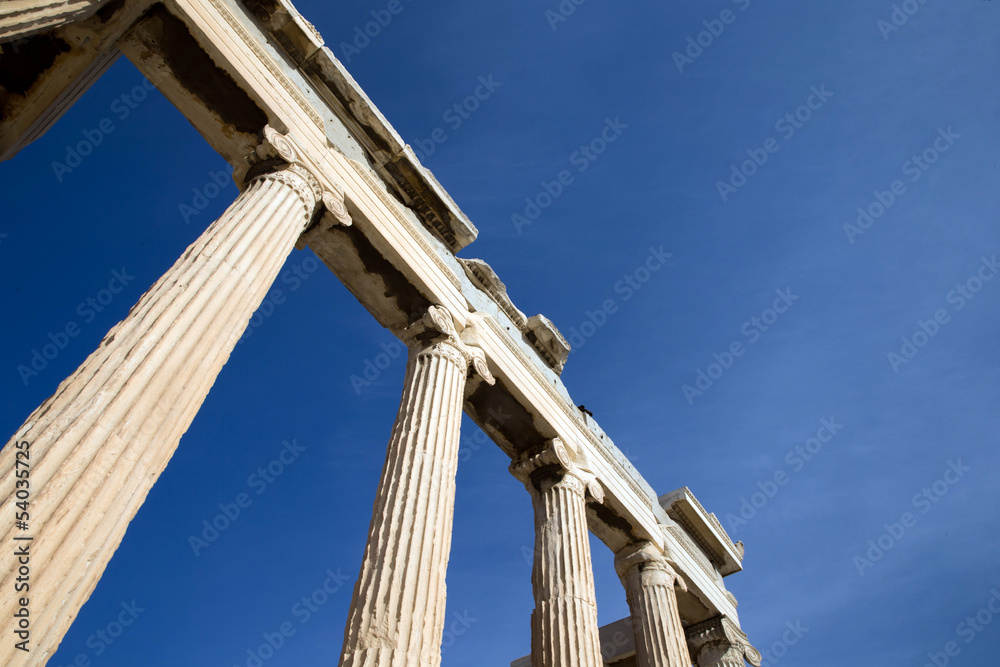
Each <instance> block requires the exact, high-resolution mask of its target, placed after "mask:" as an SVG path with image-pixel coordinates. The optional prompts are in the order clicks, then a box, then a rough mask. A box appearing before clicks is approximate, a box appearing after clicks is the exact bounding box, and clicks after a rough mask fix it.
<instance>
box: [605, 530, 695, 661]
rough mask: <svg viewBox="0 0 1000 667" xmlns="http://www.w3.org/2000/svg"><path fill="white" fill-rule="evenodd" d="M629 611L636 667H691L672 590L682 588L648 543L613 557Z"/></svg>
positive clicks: (666, 564) (660, 556) (668, 566)
mask: <svg viewBox="0 0 1000 667" xmlns="http://www.w3.org/2000/svg"><path fill="white" fill-rule="evenodd" d="M615 570H616V571H617V572H618V576H619V577H621V580H622V584H623V585H624V586H625V595H626V598H627V599H628V606H629V609H630V610H631V612H632V632H633V633H634V635H635V656H636V665H637V667H691V656H690V655H689V654H688V647H687V640H686V639H685V636H684V628H683V626H682V625H681V617H680V613H679V611H678V608H677V593H676V591H675V587H678V586H679V587H681V588H683V587H684V583H683V581H682V580H681V579H680V577H678V576H677V572H675V571H674V569H673V568H672V567H671V566H670V563H668V562H667V560H666V559H665V558H664V557H663V554H662V553H660V550H659V549H657V548H656V547H655V546H653V545H652V544H651V543H649V542H644V543H641V544H638V545H633V546H632V547H629V548H626V549H625V550H623V551H622V552H620V553H619V554H618V555H617V556H616V558H615Z"/></svg>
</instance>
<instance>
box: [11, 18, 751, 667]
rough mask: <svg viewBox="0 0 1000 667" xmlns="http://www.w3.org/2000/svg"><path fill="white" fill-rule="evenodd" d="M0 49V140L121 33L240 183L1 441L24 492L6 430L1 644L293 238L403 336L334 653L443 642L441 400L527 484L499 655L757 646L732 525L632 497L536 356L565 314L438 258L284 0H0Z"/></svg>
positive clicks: (63, 588)
mask: <svg viewBox="0 0 1000 667" xmlns="http://www.w3.org/2000/svg"><path fill="white" fill-rule="evenodd" d="M0 48H2V51H0V156H2V157H0V159H3V160H7V159H11V158H13V157H14V156H15V155H16V154H17V152H18V151H19V150H20V149H21V148H23V147H24V146H26V145H27V144H28V143H30V142H31V141H32V140H34V139H36V138H38V137H39V136H41V135H42V134H43V133H44V132H45V131H46V130H47V129H48V128H49V127H51V126H52V125H53V124H54V123H55V122H56V121H57V120H58V119H59V117H60V116H61V115H62V114H63V112H65V111H66V110H67V109H68V108H69V106H70V105H72V104H73V102H74V101H75V100H77V99H78V98H79V97H80V95H82V94H83V92H84V91H86V90H87V88H88V87H89V86H90V84H91V83H93V82H94V81H95V80H96V79H97V78H98V77H100V76H101V74H102V73H103V72H105V71H106V70H107V68H108V67H109V66H110V65H111V64H112V63H113V62H114V61H115V60H116V59H117V58H118V57H119V56H120V55H122V54H124V55H125V57H126V58H128V59H129V60H130V61H131V62H132V63H133V64H134V65H135V67H137V68H138V69H139V71H140V72H141V73H142V74H143V75H145V77H146V78H147V79H148V80H149V81H150V82H151V83H152V84H153V85H154V86H155V87H156V88H157V89H158V90H159V91H160V92H161V93H162V94H163V95H164V96H165V97H166V98H167V99H168V100H170V102H171V103H172V104H174V105H175V106H176V108H177V109H178V110H180V112H181V113H182V114H183V115H184V116H185V117H186V118H187V119H188V120H189V121H190V123H191V124H192V125H193V126H194V127H195V128H196V129H197V130H198V132H199V133H200V134H201V135H202V137H204V139H205V140H206V141H207V142H208V143H209V144H210V145H211V146H212V148H214V149H215V150H216V151H217V152H218V153H219V154H220V155H222V157H223V158H225V159H226V160H227V161H228V162H229V164H230V165H232V166H233V169H234V174H233V176H234V179H235V180H236V182H237V185H238V186H239V188H240V192H241V193H240V195H239V196H238V197H237V198H236V200H235V201H234V202H233V203H232V205H231V206H230V207H229V208H228V209H227V210H226V211H225V213H223V214H222V216H221V217H220V218H219V219H218V220H216V221H215V222H214V223H213V224H212V225H211V226H210V227H209V228H208V230H207V231H206V232H205V233H204V234H203V235H202V236H201V237H200V238H199V239H198V240H197V241H195V243H194V244H193V245H192V246H191V247H190V248H189V249H188V251H187V252H186V253H185V254H184V255H183V256H182V257H181V258H180V259H178V260H177V262H176V264H174V266H173V267H172V268H171V269H170V270H169V271H168V272H167V273H166V274H165V275H164V276H163V277H162V278H161V279H160V280H159V281H158V282H157V283H156V284H155V285H153V287H152V288H150V289H149V291H148V292H146V294H145V295H143V297H142V298H141V300H140V301H139V302H138V304H136V305H135V307H134V308H133V309H132V310H131V312H130V313H129V315H128V316H127V317H126V319H125V320H123V321H122V322H120V323H119V324H118V325H116V326H115V327H114V328H113V329H112V330H111V331H110V332H109V333H108V335H107V337H106V338H105V339H104V341H103V342H102V344H101V345H100V347H99V348H98V350H97V351H95V352H94V353H93V354H91V355H90V357H89V358H88V359H87V360H86V361H85V362H84V363H83V364H82V365H81V366H80V367H79V369H77V370H76V372H74V373H73V374H72V375H71V376H70V377H69V378H67V379H66V380H65V381H64V382H63V383H62V384H60V385H59V387H58V389H57V390H56V392H55V394H54V395H53V396H52V397H51V398H49V399H48V400H46V401H45V402H44V403H43V404H42V405H41V406H40V407H39V408H38V409H37V410H35V412H34V413H33V414H31V416H30V417H28V419H27V421H26V422H25V423H24V425H23V426H22V427H21V428H20V429H18V431H17V432H16V433H15V435H14V437H13V438H12V439H11V440H10V441H9V442H8V443H7V446H6V447H5V448H4V449H3V451H2V453H0V471H2V475H3V487H2V494H0V495H2V496H3V497H4V499H5V502H4V507H5V508H6V507H13V506H14V505H15V503H16V501H17V499H18V498H20V497H21V496H20V495H18V492H19V491H20V489H21V487H22V485H16V484H15V482H16V481H17V480H18V479H20V478H22V477H23V476H24V475H22V474H19V473H20V472H21V471H22V464H21V463H19V458H18V455H17V452H19V451H20V450H21V448H22V447H23V448H30V451H31V453H32V455H31V468H30V479H31V489H32V499H31V505H30V515H31V537H30V538H29V537H27V533H25V532H24V530H23V529H22V528H18V527H17V526H16V525H7V524H6V523H5V524H4V527H3V531H4V538H3V539H4V542H3V543H4V545H6V546H11V545H19V544H23V543H24V542H23V540H26V539H33V540H34V541H33V542H32V543H31V596H30V638H31V639H30V642H29V645H28V646H27V648H29V652H24V651H23V650H18V649H17V648H15V642H14V641H13V640H11V636H12V634H16V632H17V630H18V624H19V623H20V626H21V627H23V626H24V625H26V624H28V623H29V622H28V621H24V623H21V621H20V620H18V619H19V617H20V616H21V612H20V609H21V606H19V605H21V604H22V602H21V601H20V600H19V598H18V597H17V596H15V595H13V594H12V591H14V590H15V588H14V583H15V580H16V577H17V576H18V566H17V564H16V563H13V561H12V560H9V559H5V561H4V563H5V564H4V566H3V567H4V568H5V569H4V570H2V571H0V572H2V579H3V582H2V590H3V591H4V594H3V596H2V597H0V615H2V617H3V618H4V619H7V621H6V622H5V627H6V626H7V624H8V623H11V619H15V622H14V623H13V628H12V630H11V634H9V633H8V632H5V633H4V635H5V641H3V642H2V643H0V664H4V665H26V664H27V665H44V664H45V663H46V661H47V660H48V658H49V657H51V656H52V654H53V653H54V652H55V651H56V648H57V647H58V645H59V642H60V640H61V639H62V637H63V635H64V633H65V632H66V630H67V629H68V627H69V626H70V624H71V623H72V622H73V620H74V618H75V617H76V615H77V612H78V611H79V609H80V608H81V606H82V605H83V604H84V602H85V601H86V600H87V598H88V597H89V596H90V594H91V592H92V591H93V590H94V587H95V586H96V585H97V582H98V580H99V579H100V577H101V574H102V573H103V571H104V569H105V567H106V565H107V563H108V561H109V560H110V559H111V556H112V554H113V553H114V551H115V549H116V548H117V546H118V544H119V543H120V541H121V539H122V537H123V536H124V534H125V529H126V527H127V526H128V523H129V521H130V520H131V518H132V517H133V516H134V515H135V513H136V511H137V510H138V509H139V507H140V505H141V504H142V502H143V500H144V499H145V497H146V494H147V493H148V492H149V489H150V488H151V486H152V485H153V483H154V482H155V481H156V479H157V478H158V476H159V475H160V473H161V472H162V471H163V470H164V468H165V467H166V465H167V463H168V462H169V460H170V457H171V454H172V453H173V451H174V449H175V448H176V447H177V445H178V442H179V441H180V438H181V435H182V434H183V433H184V432H185V431H186V430H187V428H188V426H189V425H190V423H191V421H192V420H193V418H194V416H195V414H196V413H197V411H198V409H199V407H200V406H201V404H202V402H203V401H204V399H205V397H206V395H207V394H208V391H209V389H210V388H211V386H212V384H213V383H214V381H215V378H216V375H217V374H218V372H219V370H220V369H221V368H222V366H223V364H225V363H226V360H227V359H228V357H229V355H230V353H231V352H232V350H233V348H234V346H235V345H236V342H237V341H238V340H239V338H240V336H241V335H242V334H243V332H244V330H245V329H246V327H247V323H248V321H249V319H250V317H251V315H253V313H254V311H255V309H256V308H257V307H258V306H259V305H260V303H261V302H262V300H263V299H264V297H265V295H266V293H267V291H268V290H269V289H270V287H271V284H272V282H273V281H274V280H275V278H276V276H277V275H278V272H279V271H280V269H281V267H282V265H283V264H284V262H285V260H286V258H287V256H288V255H289V253H290V252H291V251H292V249H293V248H305V247H309V248H311V249H312V251H313V252H314V253H315V254H316V256H317V257H319V258H320V259H321V260H322V261H323V263H324V264H325V265H326V266H327V267H328V268H329V269H330V270H331V271H332V272H333V273H335V274H336V275H337V277H338V278H339V279H340V280H341V281H342V282H343V283H344V285H346V286H347V288H348V289H349V290H351V292H352V293H353V294H354V295H355V296H356V297H357V298H358V300H359V301H360V302H361V303H362V304H363V305H364V307H365V308H367V309H368V311H369V312H370V313H371V314H372V315H373V316H374V317H375V318H376V319H377V320H378V322H379V323H380V324H382V325H383V326H384V327H387V328H389V329H390V330H391V331H392V332H393V333H394V334H395V335H396V336H397V337H399V338H400V339H401V340H402V341H404V342H405V343H406V345H407V346H408V348H409V360H408V365H407V370H406V379H405V386H404V389H403V396H402V401H401V404H400V408H399V412H398V415H397V417H396V422H395V426H394V428H393V430H392V435H391V438H390V441H389V445H388V450H387V463H386V466H385V469H384V471H383V474H382V478H381V480H380V482H379V486H378V489H377V492H376V493H377V498H376V505H375V507H376V511H375V513H374V516H373V517H372V521H371V528H370V531H369V536H368V543H367V546H366V549H365V555H364V560H363V562H362V564H361V567H360V575H359V577H358V581H357V584H356V587H355V589H354V595H353V599H352V601H351V606H350V611H349V615H348V622H347V628H346V630H345V634H344V645H343V651H342V655H341V658H340V665H342V666H344V667H349V666H361V665H366V666H375V665H378V666H380V667H388V666H394V667H395V666H399V667H403V666H404V665H405V666H407V667H415V666H417V665H428V666H430V665H439V664H440V662H441V642H442V634H443V631H444V623H445V616H444V614H445V586H444V582H445V574H446V564H447V560H448V554H449V549H450V536H451V527H452V519H453V510H454V502H455V476H456V470H457V465H458V448H459V428H460V423H461V416H462V412H463V410H464V412H465V413H466V414H468V415H469V416H470V417H471V418H472V419H473V420H474V421H475V422H476V423H477V424H478V425H479V426H480V427H482V429H483V430H484V431H485V432H486V433H487V434H488V435H489V436H490V438H491V439H492V440H493V441H494V442H495V443H496V444H497V445H498V446H499V447H500V448H501V449H502V450H503V451H504V452H505V453H506V454H507V455H509V456H510V459H511V464H510V472H511V473H512V474H513V475H514V476H515V477H516V478H517V479H519V480H520V481H522V482H523V483H524V484H525V486H526V488H527V490H528V492H529V493H530V494H531V498H532V501H533V504H534V511H535V531H536V537H535V551H534V554H535V558H534V565H533V573H532V587H533V591H534V598H535V609H534V612H533V613H532V615H531V621H530V622H531V635H532V639H531V649H530V657H526V658H522V659H520V660H517V661H515V662H514V663H513V664H514V665H533V666H535V667H542V666H546V667H555V666H562V667H565V666H570V665H572V666H580V667H597V666H598V665H604V664H612V665H620V666H625V665H639V666H642V667H651V666H653V665H656V666H660V667H663V666H669V667H689V666H690V665H692V664H694V665H698V666H699V667H721V666H729V667H738V666H742V665H743V664H744V660H746V661H749V662H750V663H751V664H754V665H759V664H760V657H761V656H760V654H759V653H758V652H757V651H756V650H755V649H754V648H753V647H752V646H751V645H750V643H749V642H748V640H747V637H746V635H745V634H744V633H743V632H742V631H741V630H740V626H739V617H738V615H737V611H736V607H737V603H736V599H735V598H734V597H733V595H732V594H731V593H729V592H728V591H727V590H726V586H725V583H724V577H726V576H728V575H730V574H733V573H735V572H739V571H740V570H741V569H742V566H741V561H742V558H743V545H742V544H741V543H736V544H734V543H733V542H732V540H731V539H730V538H729V537H728V536H727V534H726V531H725V530H724V529H723V527H722V526H721V525H720V524H719V521H718V520H717V519H716V517H715V515H714V514H710V513H708V512H707V511H705V509H704V508H702V506H701V505H700V504H699V502H698V500H697V499H696V498H695V497H694V495H693V494H692V493H691V491H690V490H688V489H687V488H683V489H680V490H677V491H674V492H672V493H668V494H666V495H661V496H657V493H656V492H655V491H654V490H653V489H652V488H651V487H650V485H649V484H647V483H646V481H645V480H644V479H643V478H642V476H641V475H640V474H639V472H638V471H637V470H636V469H635V468H634V467H633V466H632V464H631V463H630V462H629V461H628V460H627V458H626V457H625V456H624V455H623V454H622V453H621V452H620V451H619V450H618V449H617V448H616V447H615V445H614V444H613V443H612V441H611V438H610V437H609V436H608V434H606V433H604V431H603V430H601V428H600V426H598V424H597V423H596V422H595V421H594V420H593V418H592V417H591V416H590V415H589V414H587V413H585V412H584V411H583V410H581V409H579V408H577V407H576V405H574V403H573V402H572V400H571V399H570V394H569V392H568V390H567V388H566V387H565V386H564V385H563V383H562V381H561V380H560V373H561V372H562V369H563V364H564V363H565V361H566V358H567V355H568V353H569V345H568V344H567V342H566V340H565V339H564V338H563V336H562V335H561V334H560V333H559V331H558V330H557V329H556V328H555V326H553V324H552V322H550V321H549V320H548V319H546V318H545V317H544V316H543V315H535V316H533V317H526V316H525V315H524V314H523V313H522V312H521V311H519V310H518V309H517V307H516V306H515V305H514V304H513V303H512V302H511V300H510V299H509V298H508V296H507V293H506V289H505V288H504V284H503V282H501V280H500V278H499V277H498V276H497V275H496V274H495V273H494V272H493V270H492V269H491V268H490V266H489V265H488V264H487V263H486V262H483V261H481V260H465V259H459V258H457V257H456V256H455V253H456V252H457V251H459V250H460V249H461V248H464V247H465V246H467V245H469V244H470V243H472V242H473V241H474V240H475V238H476V233H477V232H476V228H475V226H474V225H473V224H472V222H470V220H469V219H468V218H467V217H466V216H465V215H464V214H463V213H462V211H461V210H460V209H459V207H458V206H457V205H456V204H455V202H454V201H453V200H452V198H451V197H450V196H449V195H448V193H447V192H446V191H445V190H444V189H443V188H442V187H441V185H440V184H439V183H438V182H437V181H436V180H435V178H434V176H433V175H432V174H431V173H430V172H429V171H427V170H426V169H424V168H423V167H422V166H421V164H420V162H419V161H418V159H417V157H416V156H415V155H414V153H413V151H412V150H411V148H410V147H409V146H407V145H406V144H404V143H403V141H402V140H401V139H400V137H399V135H398V134H397V133H396V132H395V131H394V130H393V128H392V126H391V125H390V124H389V123H388V121H387V120H386V119H385V118H384V117H383V116H382V115H381V114H380V113H379V111H378V109H376V108H375V106H374V105H373V104H372V103H371V101H370V100H369V99H368V97H367V96H366V95H365V93H364V91H362V90H361V89H360V88H359V87H358V85H357V83H356V82H355V81H354V80H353V79H352V78H351V75H350V74H349V73H348V72H347V71H346V70H345V69H344V67H343V66H342V64H341V63H340V62H339V61H338V60H337V59H336V58H335V57H334V55H333V53H332V52H331V51H330V49H328V48H326V47H324V45H323V39H322V37H321V36H320V35H319V33H318V32H317V31H316V29H315V28H314V27H313V26H312V25H311V24H310V23H309V22H308V21H307V20H306V19H305V18H304V17H303V16H302V15H300V14H299V12H298V11H297V10H296V9H295V8H294V7H293V6H292V5H291V4H290V3H289V2H288V0H4V2H2V3H0ZM174 323H177V324H179V325H180V326H173V324H174ZM497 415H505V416H506V417H505V418H504V419H498V418H497ZM404 526H407V527H409V528H407V529H406V530H404V529H403V527H404ZM588 531H591V532H593V533H594V534H595V535H596V536H597V537H598V538H599V539H600V540H601V541H602V542H603V543H604V544H606V545H607V547H608V548H609V549H611V550H612V551H613V552H614V553H615V554H616V559H615V566H616V569H617V573H618V575H619V576H620V577H621V581H622V584H623V585H624V589H625V595H626V596H627V600H628V604H629V608H630V610H631V615H630V617H629V618H626V619H623V620H622V621H619V622H618V623H614V624H612V625H610V626H607V627H605V628H598V623H597V607H596V600H595V593H594V579H593V573H592V567H591V556H590V546H589V536H588ZM19 540H21V541H19ZM414 547H416V549H414ZM412 553H415V554H417V555H416V556H415V557H409V558H405V557H404V554H412ZM8 563H11V564H10V565H9V566H8V565H7V564H8ZM526 622H527V619H526ZM526 650H527V647H525V651H526ZM511 657H513V656H511Z"/></svg>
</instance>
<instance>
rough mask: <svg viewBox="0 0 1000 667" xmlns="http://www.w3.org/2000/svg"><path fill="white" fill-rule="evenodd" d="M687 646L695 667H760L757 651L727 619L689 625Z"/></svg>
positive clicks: (720, 617) (717, 617) (743, 634)
mask: <svg viewBox="0 0 1000 667" xmlns="http://www.w3.org/2000/svg"><path fill="white" fill-rule="evenodd" d="M687 642H688V646H689V648H690V650H691V655H692V656H694V658H695V663H694V664H695V665H697V667H746V662H749V663H750V664H751V665H754V666H755V667H760V663H761V658H762V656H761V654H760V651H758V650H757V649H755V648H754V647H753V646H751V645H750V642H749V641H748V640H747V636H746V634H745V633H744V632H743V631H742V630H740V628H739V626H738V625H736V624H735V623H733V622H732V621H730V620H729V618H727V617H726V616H716V617H715V618H711V619H709V620H707V621H705V622H703V623H698V624H697V625H692V626H691V627H689V628H688V629H687ZM744 660H745V661H746V662H744Z"/></svg>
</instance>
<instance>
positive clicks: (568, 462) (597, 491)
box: [509, 438, 604, 503]
mask: <svg viewBox="0 0 1000 667" xmlns="http://www.w3.org/2000/svg"><path fill="white" fill-rule="evenodd" d="M578 457H579V454H578V453H577V452H575V451H571V450H570V449H569V448H568V447H567V446H566V444H565V443H564V442H563V441H562V439H560V438H553V439H552V440H549V441H548V442H547V443H545V444H544V445H543V446H541V447H537V448H535V449H529V450H527V451H525V452H522V453H521V455H520V456H518V457H517V458H516V459H514V461H513V462H511V464H510V468H509V470H510V473H511V474H512V475H514V477H516V478H517V479H518V480H520V481H521V482H522V483H523V484H525V485H526V486H528V488H529V489H531V487H532V484H538V483H539V482H540V480H541V478H544V477H549V478H561V479H565V480H566V481H567V483H568V484H570V485H571V487H570V488H573V489H574V490H579V493H580V494H581V495H584V494H586V495H588V496H590V497H591V498H592V499H593V500H596V501H597V502H598V503H604V487H603V486H601V482H600V481H599V480H598V479H597V476H596V475H594V474H593V473H592V472H590V471H589V470H586V469H584V468H583V467H581V466H580V465H578V464H577V463H576V460H575V459H576V458H578ZM570 480H574V481H570ZM556 481H558V479H556Z"/></svg>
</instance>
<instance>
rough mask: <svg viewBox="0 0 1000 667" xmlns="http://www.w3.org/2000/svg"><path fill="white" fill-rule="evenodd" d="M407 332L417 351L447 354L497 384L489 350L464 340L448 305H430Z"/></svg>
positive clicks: (418, 352)
mask: <svg viewBox="0 0 1000 667" xmlns="http://www.w3.org/2000/svg"><path fill="white" fill-rule="evenodd" d="M463 334H464V332H463ZM406 335H407V338H408V339H409V345H410V347H411V348H413V349H414V350H415V351H416V353H417V354H436V355H441V356H445V357H447V358H450V359H451V360H453V361H454V362H455V363H456V364H458V365H461V364H463V363H464V364H465V367H466V368H468V367H469V366H471V367H472V368H474V369H475V371H476V372H477V373H478V374H479V375H480V376H481V377H482V378H483V380H485V381H486V383H487V384H491V385H492V384H495V383H496V379H495V378H494V377H493V374H492V373H491V372H490V367H489V364H488V363H487V362H486V353H485V352H483V350H482V348H480V347H477V346H475V345H470V344H469V343H467V342H465V340H463V339H464V338H466V336H464V335H459V333H458V329H457V328H456V327H455V318H454V317H453V316H452V314H451V313H450V312H448V309H447V308H445V307H443V306H431V307H430V308H428V309H427V312H426V313H425V314H424V316H423V317H422V318H420V319H419V320H417V321H416V322H414V323H413V324H411V325H410V326H408V327H407V328H406Z"/></svg>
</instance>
